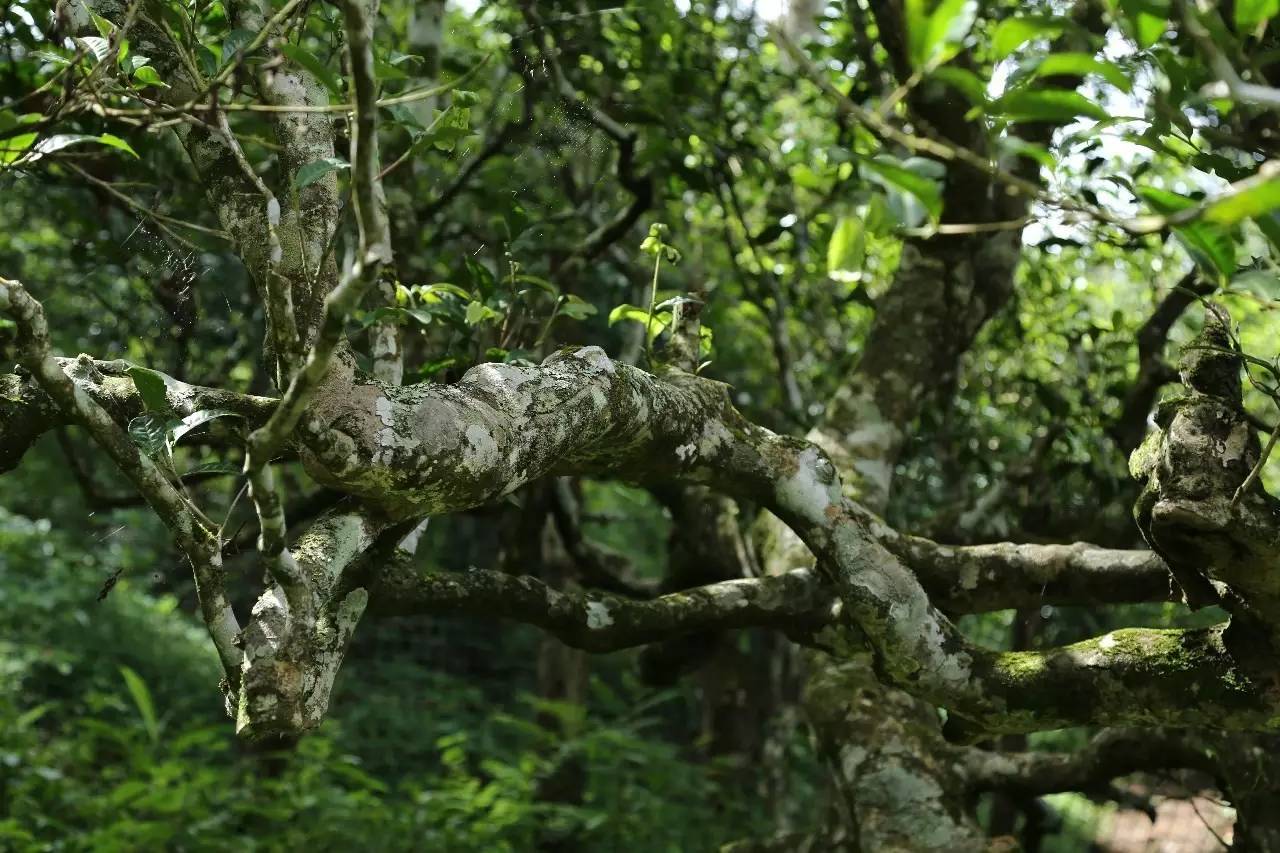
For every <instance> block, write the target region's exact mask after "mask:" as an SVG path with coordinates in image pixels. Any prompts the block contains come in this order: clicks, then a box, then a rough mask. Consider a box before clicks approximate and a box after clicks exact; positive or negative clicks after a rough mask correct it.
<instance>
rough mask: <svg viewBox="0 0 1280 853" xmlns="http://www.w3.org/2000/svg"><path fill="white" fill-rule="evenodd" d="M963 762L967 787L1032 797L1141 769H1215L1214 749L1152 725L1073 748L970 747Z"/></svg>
mask: <svg viewBox="0 0 1280 853" xmlns="http://www.w3.org/2000/svg"><path fill="white" fill-rule="evenodd" d="M961 761H962V763H963V767H964V771H963V772H964V775H965V778H966V781H967V782H968V785H969V787H970V789H971V790H974V791H1004V790H1007V791H1016V792H1017V793H1019V794H1022V795H1031V796H1040V795H1043V794H1055V793H1059V792H1063V791H1089V790H1097V789H1099V788H1104V787H1105V786H1106V785H1107V783H1109V782H1110V781H1111V780H1113V779H1116V778H1118V777H1120V776H1127V775H1129V774H1130V773H1137V772H1141V771H1152V770H1173V769H1184V768H1185V769H1192V770H1201V771H1204V772H1206V773H1216V772H1217V770H1216V767H1215V766H1214V761H1213V756H1212V754H1211V753H1208V752H1206V751H1205V750H1204V749H1203V748H1201V747H1197V746H1196V745H1195V744H1194V743H1193V742H1192V741H1191V740H1189V739H1188V738H1187V737H1186V736H1185V735H1184V734H1182V733H1177V732H1165V731H1159V730H1156V731H1153V730H1151V729H1144V730H1134V729H1110V730H1108V731H1104V732H1101V733H1099V734H1098V735H1096V736H1095V737H1094V738H1093V739H1092V740H1090V741H1089V743H1088V744H1086V745H1085V747H1084V748H1083V749H1080V750H1077V751H1075V752H1071V753H1055V752H991V751H988V750H984V749H974V748H968V749H965V750H964V751H963V753H962V758H961Z"/></svg>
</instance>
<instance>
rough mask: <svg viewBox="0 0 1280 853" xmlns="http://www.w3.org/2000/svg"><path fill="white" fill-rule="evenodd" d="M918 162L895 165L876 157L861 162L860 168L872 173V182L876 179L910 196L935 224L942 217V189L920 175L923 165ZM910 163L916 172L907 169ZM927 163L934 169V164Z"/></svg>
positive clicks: (916, 159) (915, 160)
mask: <svg viewBox="0 0 1280 853" xmlns="http://www.w3.org/2000/svg"><path fill="white" fill-rule="evenodd" d="M918 160H919V158H913V161H907V162H904V163H896V162H893V161H891V160H889V159H888V158H886V157H877V158H876V159H874V160H863V161H862V166H863V168H865V169H867V170H869V171H870V172H871V173H872V175H871V177H872V179H873V180H875V179H877V178H878V179H879V181H878V182H879V183H881V184H883V185H887V186H891V187H893V188H896V189H899V190H902V191H903V192H906V193H908V194H910V195H911V196H912V197H913V198H915V199H916V200H917V201H919V202H920V204H921V205H923V206H924V209H925V211H926V212H927V213H928V214H929V218H930V219H932V220H934V221H935V222H936V221H937V220H938V217H940V216H941V215H942V189H941V187H939V186H938V184H937V182H936V181H935V180H934V179H933V178H932V177H928V176H926V175H924V174H920V171H922V170H923V165H924V164H923V163H919V162H918ZM912 162H914V163H915V166H916V168H917V171H913V170H912V169H911V168H907V166H908V165H909V164H910V163H912ZM929 162H930V163H932V164H933V166H934V167H936V165H937V164H936V163H933V161H929Z"/></svg>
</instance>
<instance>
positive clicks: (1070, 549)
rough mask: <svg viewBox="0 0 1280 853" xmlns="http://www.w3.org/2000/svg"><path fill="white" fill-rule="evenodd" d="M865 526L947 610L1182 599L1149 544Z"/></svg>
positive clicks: (880, 524) (962, 610)
mask: <svg viewBox="0 0 1280 853" xmlns="http://www.w3.org/2000/svg"><path fill="white" fill-rule="evenodd" d="M868 527H869V529H870V530H871V532H872V533H873V535H875V537H876V539H877V540H878V541H879V542H880V543H881V544H882V545H884V546H885V547H886V548H887V549H889V550H890V551H892V552H893V553H894V554H895V555H897V556H898V557H899V558H900V559H901V560H902V561H903V562H905V563H906V564H907V565H908V566H909V567H910V568H911V570H912V571H913V572H915V574H916V576H917V577H918V578H919V579H920V583H921V584H923V585H924V588H925V589H927V590H928V591H929V597H930V599H932V600H933V602H934V603H935V604H937V606H938V607H940V608H941V609H943V610H945V611H946V612H948V613H986V612H990V611H993V610H1005V609H1008V608H1018V607H1039V606H1041V605H1044V604H1051V605H1054V606H1059V607H1061V606H1070V605H1099V604H1128V603H1136V602H1144V601H1180V600H1181V595H1180V593H1179V591H1178V590H1177V588H1176V587H1175V586H1174V585H1173V584H1172V583H1171V582H1170V575H1169V568H1168V566H1166V565H1165V563H1164V560H1162V559H1160V557H1159V556H1158V555H1156V554H1154V553H1152V552H1151V551H1137V550H1123V549H1113V548H1099V547H1097V546H1095V545H1089V544H1087V543H1084V542H1076V543H1073V544H1070V545H1023V544H1015V543H1012V542H997V543H992V544H989V545H966V546H959V547H957V546H950V545H939V544H938V543H936V542H933V541H931V540H929V539H923V538H921V537H918V536H908V535H905V534H902V533H899V532H897V531H895V530H892V529H890V528H888V527H886V526H885V525H883V524H882V523H880V522H879V521H878V520H872V521H870V523H869V524H868Z"/></svg>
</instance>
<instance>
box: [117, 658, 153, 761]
mask: <svg viewBox="0 0 1280 853" xmlns="http://www.w3.org/2000/svg"><path fill="white" fill-rule="evenodd" d="M120 674H121V675H123V676H124V684H125V687H127V688H128V689H129V695H130V696H131V697H132V698H133V704H134V705H136V706H137V707H138V714H139V715H140V716H141V717H142V725H143V728H145V729H146V730H147V737H149V738H150V739H151V742H152V743H158V742H159V740H160V720H159V719H158V718H157V717H156V706H155V702H153V701H152V699H151V691H150V690H148V689H147V683H146V682H145V681H143V680H142V676H140V675H138V673H136V672H134V671H133V670H132V669H130V668H129V667H127V666H122V667H120Z"/></svg>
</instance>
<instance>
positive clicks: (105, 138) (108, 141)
mask: <svg viewBox="0 0 1280 853" xmlns="http://www.w3.org/2000/svg"><path fill="white" fill-rule="evenodd" d="M90 141H93V142H97V143H99V144H100V145H106V146H107V147H108V148H115V149H118V150H120V151H123V152H125V153H126V154H132V155H133V156H134V157H137V156H138V152H137V151H134V150H133V146H132V145H130V144H129V143H127V142H125V141H124V140H123V139H121V138H120V137H118V136H116V135H115V134H112V133H99V134H98V135H97V136H94V137H91V139H90Z"/></svg>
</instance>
